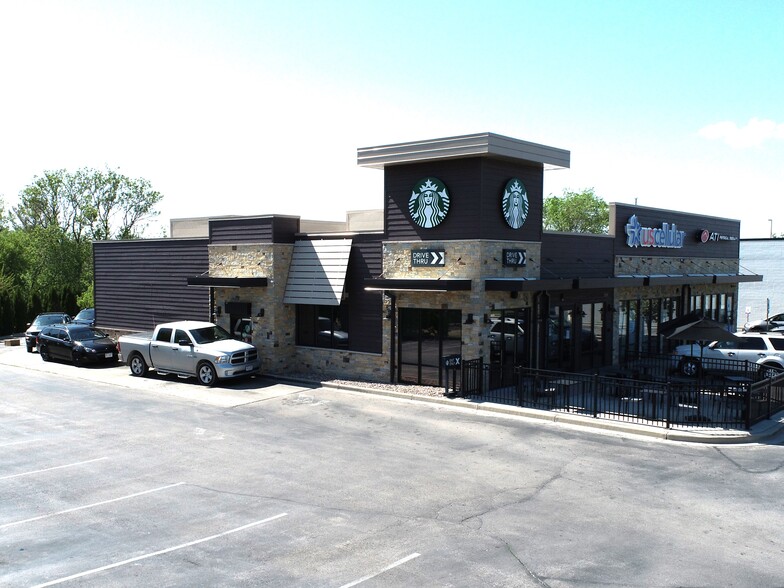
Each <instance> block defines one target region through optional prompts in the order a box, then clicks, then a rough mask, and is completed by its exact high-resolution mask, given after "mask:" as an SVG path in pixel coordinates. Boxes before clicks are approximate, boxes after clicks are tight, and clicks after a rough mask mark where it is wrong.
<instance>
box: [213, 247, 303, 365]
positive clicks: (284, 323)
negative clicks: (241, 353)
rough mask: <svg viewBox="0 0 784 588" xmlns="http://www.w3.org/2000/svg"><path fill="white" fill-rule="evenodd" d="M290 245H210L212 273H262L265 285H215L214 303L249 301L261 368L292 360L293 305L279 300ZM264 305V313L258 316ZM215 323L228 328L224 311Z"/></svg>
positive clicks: (238, 274) (281, 298)
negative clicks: (242, 286) (222, 286)
mask: <svg viewBox="0 0 784 588" xmlns="http://www.w3.org/2000/svg"><path fill="white" fill-rule="evenodd" d="M293 250H294V246H293V245H291V244H280V243H259V244H239V245H210V246H209V267H210V275H211V276H213V277H242V278H250V277H265V278H267V287H266V288H215V304H216V306H217V307H223V304H224V303H225V302H232V301H239V302H250V303H251V317H252V321H253V341H252V342H253V344H254V345H255V346H256V348H257V349H258V350H259V355H260V357H261V359H262V371H264V372H273V373H274V372H277V373H280V372H285V371H286V370H287V368H288V366H289V365H290V364H291V363H293V362H292V359H293V357H294V350H295V345H294V324H295V309H294V306H293V305H291V304H284V303H283V295H284V293H285V292H286V280H287V278H288V274H289V266H290V265H291V256H292V252H293ZM261 309H264V316H262V317H260V316H258V314H259V311H260V310H261ZM217 320H218V324H219V325H221V326H222V327H224V328H226V329H227V330H231V325H229V324H228V323H229V317H228V316H226V314H225V313H224V314H222V316H220V317H218V318H217Z"/></svg>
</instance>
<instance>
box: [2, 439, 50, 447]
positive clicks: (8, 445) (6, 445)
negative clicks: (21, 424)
mask: <svg viewBox="0 0 784 588" xmlns="http://www.w3.org/2000/svg"><path fill="white" fill-rule="evenodd" d="M39 441H42V439H25V440H24V441H11V442H10V443H0V447H10V446H11V445H21V444H22V443H38V442H39Z"/></svg>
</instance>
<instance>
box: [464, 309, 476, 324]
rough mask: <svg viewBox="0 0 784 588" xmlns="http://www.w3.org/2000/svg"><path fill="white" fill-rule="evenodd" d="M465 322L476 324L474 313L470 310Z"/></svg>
mask: <svg viewBox="0 0 784 588" xmlns="http://www.w3.org/2000/svg"><path fill="white" fill-rule="evenodd" d="M465 324H467V325H473V324H474V313H472V312H469V313H468V314H467V315H466V320H465Z"/></svg>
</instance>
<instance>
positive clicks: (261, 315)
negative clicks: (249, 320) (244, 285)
mask: <svg viewBox="0 0 784 588" xmlns="http://www.w3.org/2000/svg"><path fill="white" fill-rule="evenodd" d="M256 316H257V317H259V318H261V317H263V316H264V309H263V308H260V309H259V312H258V313H257V314H256Z"/></svg>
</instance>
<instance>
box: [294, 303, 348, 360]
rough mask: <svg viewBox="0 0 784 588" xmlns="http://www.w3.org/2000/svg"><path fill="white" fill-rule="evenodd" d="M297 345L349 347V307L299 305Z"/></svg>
mask: <svg viewBox="0 0 784 588" xmlns="http://www.w3.org/2000/svg"><path fill="white" fill-rule="evenodd" d="M297 345H307V346H311V347H327V348H330V349H348V308H347V307H346V306H345V305H343V304H341V305H340V306H323V305H319V306H311V305H305V304H300V305H297Z"/></svg>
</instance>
